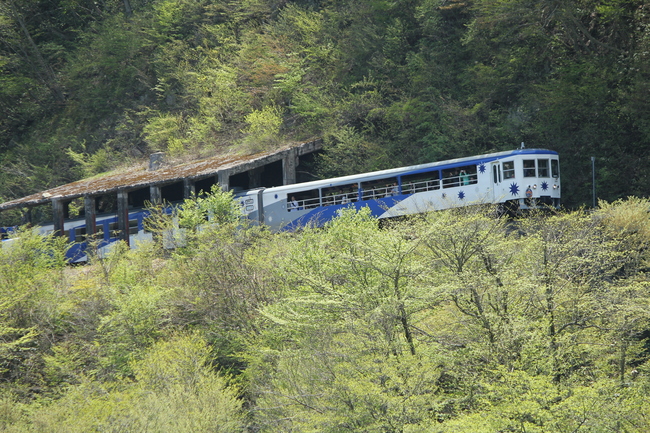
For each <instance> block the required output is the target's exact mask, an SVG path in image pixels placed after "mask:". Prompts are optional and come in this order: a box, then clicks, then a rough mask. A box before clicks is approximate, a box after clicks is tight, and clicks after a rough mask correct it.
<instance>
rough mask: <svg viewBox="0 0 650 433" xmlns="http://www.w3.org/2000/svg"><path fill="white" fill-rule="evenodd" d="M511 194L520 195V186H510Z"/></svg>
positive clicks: (512, 184)
mask: <svg viewBox="0 0 650 433" xmlns="http://www.w3.org/2000/svg"><path fill="white" fill-rule="evenodd" d="M510 194H512V195H517V194H519V186H518V185H517V184H516V183H514V182H513V183H511V184H510Z"/></svg>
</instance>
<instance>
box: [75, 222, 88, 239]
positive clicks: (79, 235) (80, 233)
mask: <svg viewBox="0 0 650 433" xmlns="http://www.w3.org/2000/svg"><path fill="white" fill-rule="evenodd" d="M74 240H75V241H77V242H83V241H85V240H86V226H83V227H77V228H76V229H74Z"/></svg>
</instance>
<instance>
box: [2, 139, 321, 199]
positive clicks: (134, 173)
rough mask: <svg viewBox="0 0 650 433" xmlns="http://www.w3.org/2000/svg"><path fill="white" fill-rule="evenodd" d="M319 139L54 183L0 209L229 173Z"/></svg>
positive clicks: (302, 149)
mask: <svg viewBox="0 0 650 433" xmlns="http://www.w3.org/2000/svg"><path fill="white" fill-rule="evenodd" d="M320 147H321V141H320V140H315V141H310V142H306V143H302V144H300V145H297V146H286V147H283V148H281V149H276V150H273V151H269V152H261V153H257V154H253V155H222V156H215V157H212V158H207V159H203V160H199V161H194V162H188V163H184V164H178V165H173V166H171V165H170V166H163V167H161V168H159V169H157V170H149V168H148V167H147V166H145V165H142V166H139V167H136V168H132V169H128V170H124V171H120V172H112V173H108V174H102V175H97V176H94V177H91V178H87V179H82V180H78V181H76V182H72V183H68V184H66V185H61V186H57V187H55V188H51V189H48V190H46V191H42V192H38V193H36V194H32V195H29V196H27V197H22V198H19V199H15V200H11V201H7V202H5V203H2V204H0V211H4V210H8V209H12V208H19V207H33V206H38V205H41V204H46V203H48V202H51V201H52V200H57V199H60V200H73V199H75V198H77V197H83V196H100V195H104V194H109V193H114V192H117V191H118V190H135V189H140V188H144V187H147V186H157V185H165V184H171V183H175V182H179V181H183V180H185V179H189V180H198V179H202V178H206V177H210V176H215V175H217V173H218V172H219V171H221V170H230V171H231V172H232V173H239V172H243V171H247V170H250V169H253V168H256V167H261V166H264V165H266V164H269V163H271V162H275V161H278V160H280V159H282V158H283V157H285V156H286V155H287V154H289V153H290V152H292V151H295V152H296V156H300V155H304V154H306V153H310V152H313V151H315V150H318V149H320Z"/></svg>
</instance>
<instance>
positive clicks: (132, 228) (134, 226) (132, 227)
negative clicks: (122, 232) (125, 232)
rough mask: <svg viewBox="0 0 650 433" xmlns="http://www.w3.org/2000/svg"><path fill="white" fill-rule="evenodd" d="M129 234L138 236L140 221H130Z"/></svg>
mask: <svg viewBox="0 0 650 433" xmlns="http://www.w3.org/2000/svg"><path fill="white" fill-rule="evenodd" d="M129 234H130V235H137V234H138V220H129Z"/></svg>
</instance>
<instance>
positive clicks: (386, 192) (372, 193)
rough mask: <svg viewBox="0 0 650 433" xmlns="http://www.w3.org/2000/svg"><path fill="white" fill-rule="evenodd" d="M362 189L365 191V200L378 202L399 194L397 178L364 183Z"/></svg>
mask: <svg viewBox="0 0 650 433" xmlns="http://www.w3.org/2000/svg"><path fill="white" fill-rule="evenodd" d="M361 189H362V190H363V199H364V200H373V199H375V200H376V199H378V198H384V197H390V196H393V195H397V194H399V191H398V187H397V178H396V177H389V178H386V179H378V180H373V181H370V182H362V183H361Z"/></svg>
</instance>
